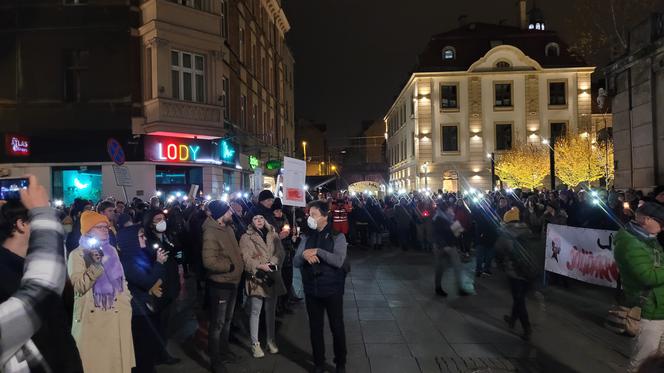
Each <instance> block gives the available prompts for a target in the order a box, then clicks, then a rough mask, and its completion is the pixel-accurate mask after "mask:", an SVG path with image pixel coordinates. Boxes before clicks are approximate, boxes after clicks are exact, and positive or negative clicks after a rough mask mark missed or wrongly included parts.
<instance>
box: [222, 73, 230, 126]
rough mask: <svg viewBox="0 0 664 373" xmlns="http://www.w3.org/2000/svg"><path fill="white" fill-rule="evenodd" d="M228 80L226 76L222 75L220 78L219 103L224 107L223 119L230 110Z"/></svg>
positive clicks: (226, 117) (227, 115)
mask: <svg viewBox="0 0 664 373" xmlns="http://www.w3.org/2000/svg"><path fill="white" fill-rule="evenodd" d="M230 88H231V87H230V80H229V79H228V78H227V77H223V79H222V80H221V89H222V92H221V105H222V106H223V107H224V119H226V120H228V119H229V114H230V112H231V108H230V100H229V95H230Z"/></svg>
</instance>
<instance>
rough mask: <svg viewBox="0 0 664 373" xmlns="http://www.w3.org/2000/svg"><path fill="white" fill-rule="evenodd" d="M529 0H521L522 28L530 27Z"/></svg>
mask: <svg viewBox="0 0 664 373" xmlns="http://www.w3.org/2000/svg"><path fill="white" fill-rule="evenodd" d="M527 6H528V1H527V0H519V26H520V27H521V29H522V30H527V29H528V10H527Z"/></svg>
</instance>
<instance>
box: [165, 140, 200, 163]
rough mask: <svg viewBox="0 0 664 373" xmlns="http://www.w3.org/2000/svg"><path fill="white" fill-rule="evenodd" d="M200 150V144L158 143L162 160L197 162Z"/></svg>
mask: <svg viewBox="0 0 664 373" xmlns="http://www.w3.org/2000/svg"><path fill="white" fill-rule="evenodd" d="M200 150H201V147H200V146H199V145H185V144H174V143H164V142H158V143H157V157H158V160H160V161H177V162H196V160H197V159H198V152H199V151H200Z"/></svg>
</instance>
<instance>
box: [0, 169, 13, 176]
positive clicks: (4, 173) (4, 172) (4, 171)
mask: <svg viewBox="0 0 664 373" xmlns="http://www.w3.org/2000/svg"><path fill="white" fill-rule="evenodd" d="M11 174H12V170H11V169H9V168H0V177H7V176H10V175H11Z"/></svg>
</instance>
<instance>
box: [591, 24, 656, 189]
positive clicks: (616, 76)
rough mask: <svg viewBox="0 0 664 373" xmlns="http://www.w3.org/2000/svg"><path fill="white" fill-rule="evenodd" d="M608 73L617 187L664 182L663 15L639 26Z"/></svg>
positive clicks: (640, 187)
mask: <svg viewBox="0 0 664 373" xmlns="http://www.w3.org/2000/svg"><path fill="white" fill-rule="evenodd" d="M604 73H605V74H606V76H607V86H608V87H607V88H608V93H609V96H610V97H611V98H612V100H611V105H612V112H613V138H614V159H615V160H614V161H615V181H614V184H615V187H616V188H619V189H627V188H635V189H642V190H648V189H651V188H653V187H654V186H657V185H662V184H664V152H662V151H661V150H660V149H663V148H664V15H662V14H653V15H651V16H650V17H648V18H647V19H646V20H645V21H643V22H642V23H641V24H639V25H637V26H636V27H634V28H633V29H632V30H631V31H630V32H629V46H628V48H627V51H626V53H625V55H624V56H622V57H621V58H619V59H617V60H616V61H614V62H613V63H611V64H610V65H609V66H607V67H606V68H605V69H604Z"/></svg>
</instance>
